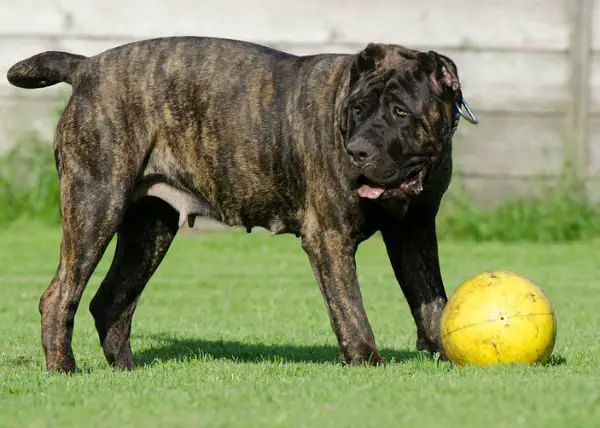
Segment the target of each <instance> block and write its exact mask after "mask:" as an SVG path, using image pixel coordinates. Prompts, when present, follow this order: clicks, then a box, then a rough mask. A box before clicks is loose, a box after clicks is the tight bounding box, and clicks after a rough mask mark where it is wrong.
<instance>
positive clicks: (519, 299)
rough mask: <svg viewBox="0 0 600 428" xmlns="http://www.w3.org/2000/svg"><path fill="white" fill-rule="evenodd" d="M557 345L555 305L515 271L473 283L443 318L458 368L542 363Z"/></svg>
mask: <svg viewBox="0 0 600 428" xmlns="http://www.w3.org/2000/svg"><path fill="white" fill-rule="evenodd" d="M555 341H556V316H555V314H554V310H553V308H552V304H551V303H550V301H549V300H548V299H547V298H546V296H544V294H543V293H542V290H540V288H539V287H537V286H536V285H535V284H533V283H532V282H531V281H529V280H528V279H526V278H523V277H522V276H519V275H516V274H514V273H511V272H504V271H493V272H484V273H481V274H479V275H476V276H474V277H472V278H470V279H468V280H467V281H465V282H464V283H463V284H461V285H460V287H458V288H457V289H456V291H455V293H454V294H453V295H452V296H451V297H450V299H449V300H448V304H447V305H446V307H445V308H444V312H443V313H442V345H443V347H444V350H445V351H446V354H447V356H448V359H449V360H450V361H451V362H453V363H454V364H456V365H459V366H462V365H479V366H490V365H496V364H508V363H522V364H533V363H543V362H546V361H547V360H548V359H549V357H550V354H551V353H552V350H553V349H554V344H555Z"/></svg>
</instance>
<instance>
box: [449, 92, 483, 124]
mask: <svg viewBox="0 0 600 428" xmlns="http://www.w3.org/2000/svg"><path fill="white" fill-rule="evenodd" d="M463 107H464V108H465V110H466V112H464V111H463ZM454 108H455V109H456V112H457V113H458V114H459V115H461V116H462V117H464V118H465V119H467V121H469V122H470V123H472V124H473V125H477V124H478V123H479V119H477V116H475V113H473V110H471V108H470V107H469V104H468V103H467V100H465V99H464V97H463V98H461V100H460V102H458V101H456V102H455V103H454Z"/></svg>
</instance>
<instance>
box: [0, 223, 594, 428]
mask: <svg viewBox="0 0 600 428" xmlns="http://www.w3.org/2000/svg"><path fill="white" fill-rule="evenodd" d="M0 239H1V242H2V245H1V247H0V287H1V290H2V294H1V296H2V297H1V298H0V325H1V326H2V329H1V331H0V339H1V343H2V344H3V346H2V348H1V349H0V427H13V426H14V427H17V426H18V427H28V426H39V427H42V426H43V427H50V426H57V427H59V426H60V427H64V426H78V427H84V426H123V427H125V426H168V427H178V426H194V427H196V426H207V427H241V426H269V427H346V426H347V427H354V426H361V427H366V426H369V427H370V426H373V427H375V426H377V427H392V426H394V427H396V426H421V427H433V426H435V427H437V428H442V427H465V428H467V427H478V428H481V427H510V428H514V427H529V428H534V427H544V428H548V427H567V426H568V427H570V428H575V427H596V426H598V424H599V423H600V310H599V309H598V302H600V262H599V259H598V257H599V256H598V254H599V252H598V248H600V242H599V241H595V242H587V243H570V244H516V243H515V244H500V243H485V244H474V243H464V242H463V243H461V242H441V243H440V252H441V261H442V270H443V274H444V278H445V282H446V286H447V288H448V291H449V292H452V291H453V290H454V289H455V288H456V287H457V286H458V285H459V284H460V282H461V281H463V280H465V279H466V278H468V277H469V276H471V275H473V274H475V273H478V272H480V271H482V270H486V269H492V268H501V269H507V270H512V271H515V272H518V273H521V274H524V275H525V276H527V277H529V278H530V279H532V280H533V281H535V282H536V283H538V284H539V285H540V286H541V287H542V288H543V290H544V292H545V293H546V294H547V296H548V297H549V298H550V299H551V300H552V302H553V303H554V307H555V310H556V313H557V318H558V339H557V344H556V348H555V353H554V355H555V357H554V359H553V362H554V363H553V364H551V365H548V366H543V367H519V366H511V367H497V368H492V369H479V368H461V369H459V368H455V367H452V366H451V365H449V364H447V363H439V362H436V361H434V360H432V359H430V358H429V357H428V356H426V355H423V354H421V353H417V352H415V350H414V342H415V331H414V325H413V321H412V319H411V317H410V314H409V311H408V307H407V305H406V302H405V301H404V299H403V297H402V295H401V293H400V289H399V287H398V285H397V284H396V282H395V279H394V277H393V274H392V271H391V268H390V267H389V264H388V262H387V259H386V256H385V252H384V249H383V246H382V244H381V242H380V241H379V240H378V239H376V238H374V239H372V240H371V241H368V242H367V243H365V244H364V245H363V246H362V247H361V248H360V250H359V254H358V268H359V276H360V279H361V283H362V290H363V295H364V299H365V304H366V306H367V310H368V314H369V317H370V320H371V323H372V325H373V328H374V330H375V334H376V339H377V344H378V346H379V348H380V349H381V350H382V353H383V354H384V356H385V357H386V358H387V359H388V361H389V362H390V363H389V364H388V365H387V366H386V367H378V368H367V367H342V366H341V365H340V364H339V363H338V360H337V348H336V346H335V345H336V344H335V339H334V336H333V333H332V331H331V328H330V326H329V322H328V319H327V315H326V312H325V307H324V304H323V301H322V299H321V296H320V293H319V291H318V288H317V286H316V283H315V281H314V278H313V274H312V271H311V269H310V266H309V264H308V262H307V260H306V257H305V255H304V253H303V252H302V250H301V248H300V245H299V242H298V240H297V239H296V238H294V237H288V236H280V237H271V236H269V235H268V234H266V233H260V232H258V233H253V234H251V235H246V234H245V233H244V232H241V231H238V230H233V231H230V232H224V233H219V234H211V235H206V236H200V237H194V236H180V237H178V238H177V239H176V241H175V243H174V244H173V247H172V249H171V252H170V253H169V254H168V256H167V258H166V260H165V261H164V263H163V264H162V266H161V267H160V268H159V270H158V272H157V273H156V275H155V276H154V278H153V280H152V281H151V282H150V284H149V285H148V287H147V289H146V291H145V292H144V294H143V296H142V299H141V301H140V305H139V307H138V310H137V313H136V316H135V318H134V329H133V338H132V346H133V350H134V354H135V359H136V363H137V365H138V369H137V370H136V371H134V372H130V373H123V372H118V371H114V370H111V369H109V368H108V367H107V365H106V363H105V360H104V357H103V355H102V351H101V348H100V346H99V343H98V339H97V336H96V332H95V330H94V328H93V322H92V318H91V315H90V314H89V312H88V310H87V306H88V304H89V301H90V299H91V297H92V295H93V292H94V291H95V289H96V288H97V286H98V284H99V282H100V280H101V278H102V276H103V274H104V273H105V272H106V270H107V268H108V262H109V259H110V256H111V255H112V254H111V251H110V250H112V248H113V247H111V248H110V249H109V253H107V256H105V258H104V259H103V261H102V263H101V265H100V267H99V268H98V270H97V272H96V274H95V275H94V277H93V278H92V280H91V282H90V284H89V287H88V289H87V291H86V293H85V295H84V299H83V300H82V303H81V306H80V310H79V312H78V314H77V317H76V322H75V337H74V348H75V355H76V358H77V362H78V365H79V368H80V372H79V373H77V374H75V375H70V376H65V375H50V376H49V375H47V374H46V373H45V372H44V370H43V354H42V350H41V346H40V340H39V314H38V312H37V304H38V299H39V296H40V293H41V292H42V290H43V289H44V288H45V287H46V286H47V284H48V282H49V280H50V278H51V276H52V275H53V273H54V271H55V269H56V262H57V251H58V243H59V239H60V231H59V230H58V229H49V228H43V227H31V226H26V225H18V226H14V227H12V228H11V229H6V230H5V231H4V232H2V233H0Z"/></svg>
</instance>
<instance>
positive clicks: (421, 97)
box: [340, 43, 474, 199]
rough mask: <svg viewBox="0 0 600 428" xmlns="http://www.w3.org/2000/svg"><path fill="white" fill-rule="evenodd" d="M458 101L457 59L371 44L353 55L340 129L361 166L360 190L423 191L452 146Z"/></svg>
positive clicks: (375, 194) (372, 193)
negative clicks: (432, 173)
mask: <svg viewBox="0 0 600 428" xmlns="http://www.w3.org/2000/svg"><path fill="white" fill-rule="evenodd" d="M461 105H462V93H461V89H460V82H459V79H458V73H457V69H456V65H455V64H454V62H453V61H452V60H451V59H450V58H448V57H446V56H443V55H440V54H438V53H436V52H433V51H429V52H426V53H425V52H419V51H414V50H409V49H406V48H403V47H401V46H397V45H385V44H373V43H371V44H369V45H368V46H367V47H366V48H365V49H364V50H363V51H361V52H360V53H359V54H357V55H356V57H355V59H354V61H353V63H352V65H351V68H350V78H349V92H348V97H347V98H346V99H345V101H344V103H343V105H342V114H341V120H340V131H341V132H342V135H343V136H344V146H345V149H346V152H347V154H348V156H349V157H350V159H351V161H352V163H353V164H354V165H355V166H356V167H357V169H358V171H360V174H359V176H358V179H357V183H356V184H357V188H358V193H359V195H360V196H361V197H364V198H370V199H378V198H380V197H381V198H390V197H407V196H411V195H417V194H419V193H421V192H422V191H423V189H424V187H425V186H426V183H427V180H428V177H429V175H430V173H431V172H432V171H433V170H434V169H435V168H436V166H437V165H438V164H439V162H440V160H441V159H442V157H443V156H444V154H445V153H447V152H448V151H449V150H450V148H451V140H452V135H453V133H454V130H455V129H456V126H457V123H458V114H457V113H458V112H459V111H460V110H459V111H457V106H461ZM473 119H474V117H473Z"/></svg>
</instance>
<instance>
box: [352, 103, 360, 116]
mask: <svg viewBox="0 0 600 428" xmlns="http://www.w3.org/2000/svg"><path fill="white" fill-rule="evenodd" d="M352 114H353V115H354V116H355V117H360V116H361V115H362V108H361V107H360V106H359V105H354V106H352Z"/></svg>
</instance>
